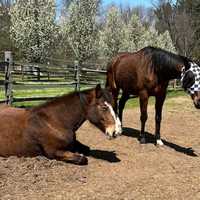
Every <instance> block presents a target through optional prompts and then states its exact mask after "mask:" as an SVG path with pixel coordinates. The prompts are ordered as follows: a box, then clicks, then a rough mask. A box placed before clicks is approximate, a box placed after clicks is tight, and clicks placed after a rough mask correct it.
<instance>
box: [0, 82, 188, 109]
mask: <svg viewBox="0 0 200 200" xmlns="http://www.w3.org/2000/svg"><path fill="white" fill-rule="evenodd" d="M86 88H88V87H86V86H82V87H81V89H86ZM72 91H74V87H69V86H66V85H60V86H59V85H55V86H53V87H52V86H50V87H48V86H43V85H38V86H36V87H33V86H27V87H25V86H23V87H22V86H18V87H16V88H14V90H13V92H14V97H16V98H17V97H18V98H19V97H42V96H45V97H55V96H59V95H63V94H66V93H69V92H72ZM185 95H187V94H186V93H185V92H184V91H182V90H168V93H167V98H175V97H178V96H185ZM0 99H1V100H3V99H4V90H3V87H2V88H1V90H0ZM42 102H43V101H29V102H15V103H14V104H13V105H14V106H17V107H18V106H23V107H31V106H35V105H38V104H40V103H42ZM154 103H155V98H154V97H150V98H149V105H152V104H154ZM138 106H139V99H138V98H132V99H130V100H128V101H127V103H126V108H134V107H138Z"/></svg>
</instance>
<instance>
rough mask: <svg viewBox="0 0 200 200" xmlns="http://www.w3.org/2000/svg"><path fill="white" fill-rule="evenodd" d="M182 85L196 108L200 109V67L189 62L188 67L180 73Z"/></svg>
mask: <svg viewBox="0 0 200 200" xmlns="http://www.w3.org/2000/svg"><path fill="white" fill-rule="evenodd" d="M181 82H182V87H183V88H184V89H185V90H186V91H187V92H188V93H189V94H190V96H191V97H192V99H193V102H194V105H195V107H196V108H198V109H200V67H199V65H197V64H196V63H193V62H190V68H189V69H188V70H187V71H185V70H184V68H183V71H182V75H181Z"/></svg>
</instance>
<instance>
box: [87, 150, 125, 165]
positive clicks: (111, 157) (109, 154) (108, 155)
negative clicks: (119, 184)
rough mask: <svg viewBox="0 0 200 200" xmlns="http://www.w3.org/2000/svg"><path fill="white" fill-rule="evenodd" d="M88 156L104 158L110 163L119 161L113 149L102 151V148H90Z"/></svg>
mask: <svg viewBox="0 0 200 200" xmlns="http://www.w3.org/2000/svg"><path fill="white" fill-rule="evenodd" d="M89 156H90V157H93V158H95V159H100V160H105V161H108V162H111V163H116V162H120V161H121V160H120V159H119V158H118V157H117V155H116V153H115V152H114V151H104V150H97V149H91V150H90V154H89Z"/></svg>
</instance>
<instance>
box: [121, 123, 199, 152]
mask: <svg viewBox="0 0 200 200" xmlns="http://www.w3.org/2000/svg"><path fill="white" fill-rule="evenodd" d="M145 134H146V143H152V144H155V136H154V135H153V134H152V133H148V132H145ZM123 135H125V136H127V137H133V138H137V139H138V141H139V135H140V131H139V130H137V129H133V128H128V127H124V128H123ZM162 141H163V143H164V145H165V146H167V147H170V148H172V149H174V150H175V151H177V152H179V153H183V154H186V155H189V156H198V155H197V154H196V153H195V151H194V149H193V148H192V147H183V146H180V145H177V144H174V143H172V142H169V141H167V140H164V139H162Z"/></svg>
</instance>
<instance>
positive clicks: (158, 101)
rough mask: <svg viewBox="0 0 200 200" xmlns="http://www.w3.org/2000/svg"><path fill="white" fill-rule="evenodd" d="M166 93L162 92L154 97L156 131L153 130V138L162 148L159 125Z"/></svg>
mask: <svg viewBox="0 0 200 200" xmlns="http://www.w3.org/2000/svg"><path fill="white" fill-rule="evenodd" d="M165 97H166V92H163V93H162V94H159V95H157V96H156V104H155V109H156V114H155V122H156V130H155V136H156V144H157V145H160V146H162V145H163V142H162V140H161V139H160V124H161V120H162V108H163V104H164V101H165Z"/></svg>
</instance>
